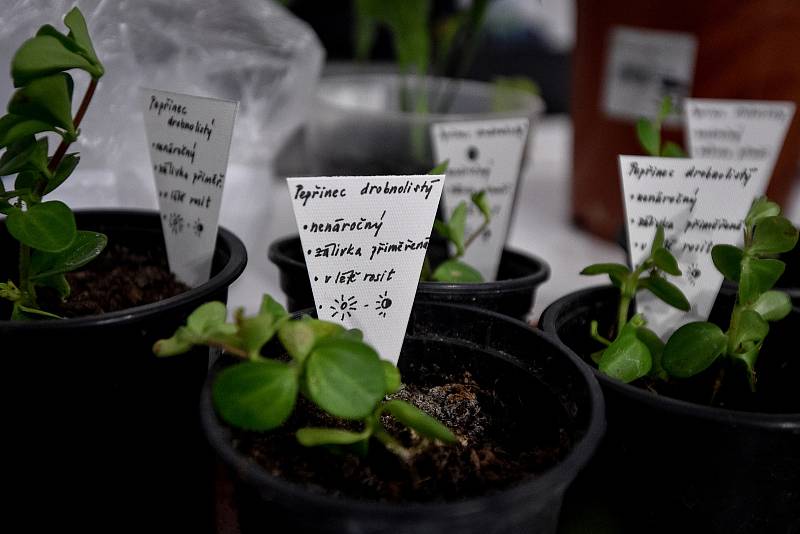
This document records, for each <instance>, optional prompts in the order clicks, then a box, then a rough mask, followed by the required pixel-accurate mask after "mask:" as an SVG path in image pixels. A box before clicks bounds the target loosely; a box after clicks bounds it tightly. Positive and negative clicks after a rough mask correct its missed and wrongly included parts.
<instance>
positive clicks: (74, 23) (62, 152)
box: [0, 8, 107, 320]
mask: <svg viewBox="0 0 800 534" xmlns="http://www.w3.org/2000/svg"><path fill="white" fill-rule="evenodd" d="M64 24H65V25H66V26H67V28H68V29H69V33H67V34H66V35H64V34H63V33H61V32H60V31H58V30H57V29H56V28H54V27H53V26H51V25H49V24H48V25H45V26H42V27H41V28H39V31H37V32H36V35H35V36H34V37H32V38H30V39H28V40H27V41H25V42H24V43H22V46H20V48H19V49H18V50H17V51H16V53H15V54H14V57H13V59H12V61H11V77H12V79H13V82H14V87H16V88H17V90H16V91H15V92H14V94H13V95H12V97H11V100H10V101H9V103H8V114H6V115H4V116H3V117H1V118H0V148H2V149H5V151H4V152H3V155H2V156H1V157H0V176H10V175H16V179H15V181H14V186H13V188H12V189H10V190H6V188H5V186H4V185H3V183H2V181H0V214H4V215H5V216H6V229H7V230H8V233H9V234H10V235H11V236H12V237H13V238H14V239H16V240H17V241H18V242H19V278H18V279H17V282H14V281H11V280H9V281H7V282H5V283H2V282H0V297H2V298H4V299H7V300H10V301H11V302H12V304H13V308H12V312H11V319H12V320H28V319H33V318H57V316H56V315H54V314H52V313H49V312H47V311H44V310H42V309H40V308H39V305H38V302H37V295H36V294H37V289H39V288H43V287H47V288H51V289H53V290H55V291H56V292H57V293H58V295H59V296H60V297H61V298H62V299H66V298H67V297H68V296H69V293H70V287H69V284H68V283H67V280H66V278H65V277H64V273H66V272H69V271H72V270H74V269H77V268H79V267H81V266H83V265H85V264H86V263H88V262H89V261H91V260H92V259H94V258H95V257H96V256H97V255H98V254H100V252H101V251H102V250H103V248H104V247H105V245H106V241H107V240H106V236H104V235H103V234H100V233H97V232H86V231H80V230H78V229H77V227H76V224H75V215H74V214H73V212H72V210H71V209H70V208H69V206H67V205H66V204H64V203H63V202H60V201H58V200H44V196H45V195H47V194H49V193H52V192H53V191H54V190H55V189H56V188H58V187H59V186H60V185H61V184H63V183H64V181H65V180H66V179H67V178H68V177H69V176H70V175H71V174H72V172H73V171H74V170H75V167H76V166H77V165H78V162H79V160H80V158H79V157H78V154H77V153H67V149H68V148H69V146H70V144H72V143H73V142H74V141H75V140H77V139H78V136H79V134H80V130H79V126H80V123H81V121H82V120H83V117H84V115H85V114H86V110H87V109H88V107H89V103H90V102H91V100H92V96H93V95H94V92H95V89H96V87H97V83H98V80H99V79H100V77H101V76H103V73H104V69H103V65H102V64H101V63H100V60H99V59H98V58H97V55H96V54H95V51H94V47H93V46H92V41H91V38H90V37H89V32H88V30H87V28H86V21H85V20H84V18H83V15H82V14H81V12H80V11H79V10H78V8H73V9H72V10H71V11H70V12H69V13H67V15H66V16H65V17H64ZM74 69H78V70H82V71H84V72H86V73H87V74H88V75H89V77H90V81H89V84H88V87H87V89H86V93H85V94H84V97H83V99H82V100H81V103H80V106H79V107H78V110H77V112H76V113H75V115H74V117H73V115H72V92H73V87H74V82H73V79H72V76H71V75H70V74H69V73H67V72H66V71H69V70H74ZM37 134H39V136H38V137H37ZM41 134H46V135H41ZM48 135H49V136H50V138H52V137H56V138H60V143H59V145H58V148H56V150H55V152H54V153H53V155H52V156H50V155H48Z"/></svg>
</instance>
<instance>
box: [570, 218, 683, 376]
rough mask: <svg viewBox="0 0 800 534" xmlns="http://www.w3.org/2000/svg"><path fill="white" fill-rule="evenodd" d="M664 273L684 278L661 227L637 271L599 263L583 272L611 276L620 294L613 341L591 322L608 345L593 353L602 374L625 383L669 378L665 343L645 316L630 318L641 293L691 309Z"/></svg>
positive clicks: (595, 336) (596, 336)
mask: <svg viewBox="0 0 800 534" xmlns="http://www.w3.org/2000/svg"><path fill="white" fill-rule="evenodd" d="M664 273H666V274H670V275H673V276H680V275H681V271H680V269H679V268H678V262H677V260H675V257H674V256H673V255H672V253H671V252H670V251H669V250H667V249H666V247H665V246H664V229H663V228H662V227H661V226H659V227H657V228H656V233H655V236H654V237H653V243H652V245H651V246H650V254H649V255H648V256H647V257H646V258H645V259H644V261H642V263H640V264H639V265H638V266H637V267H636V268H635V269H633V270H631V269H629V268H628V267H627V266H626V265H622V264H620V263H597V264H594V265H590V266H588V267H586V268H585V269H583V270H582V271H581V274H582V275H590V276H591V275H598V274H605V275H608V277H609V278H610V280H611V283H612V284H614V286H615V287H617V288H618V289H619V293H620V297H619V305H618V307H617V321H616V326H615V329H614V331H613V337H611V339H609V338H606V337H603V336H602V335H600V333H599V332H598V322H597V321H592V322H591V335H592V338H593V339H595V340H597V341H599V342H600V343H602V344H603V345H605V346H606V348H604V349H603V350H600V351H598V352H595V353H594V354H592V360H594V362H595V363H597V364H598V366H599V368H600V371H601V372H603V373H605V374H607V375H609V376H611V377H613V378H616V379H618V380H621V381H623V382H632V381H634V380H636V379H637V378H641V377H643V376H647V375H650V376H654V377H657V378H666V374H665V372H664V369H663V367H662V365H661V358H662V351H663V348H664V344H663V342H662V341H661V340H660V339H659V337H658V335H656V333H655V332H653V331H652V330H650V329H648V328H647V326H646V325H647V321H646V319H645V318H644V316H642V315H641V314H637V315H634V316H633V317H632V318H631V319H628V315H629V310H630V304H631V301H632V300H633V298H634V297H635V296H636V293H638V292H639V291H641V290H647V291H650V293H652V294H653V295H655V296H656V297H657V298H658V299H660V300H662V301H663V302H665V303H667V304H669V305H670V306H673V307H674V308H677V309H679V310H683V311H687V310H688V309H689V301H688V300H686V297H685V296H684V294H683V292H681V290H680V289H679V288H678V287H677V286H676V285H675V284H673V283H672V282H670V281H669V280H667V279H666V278H665V277H664ZM645 274H646V276H644V275H645Z"/></svg>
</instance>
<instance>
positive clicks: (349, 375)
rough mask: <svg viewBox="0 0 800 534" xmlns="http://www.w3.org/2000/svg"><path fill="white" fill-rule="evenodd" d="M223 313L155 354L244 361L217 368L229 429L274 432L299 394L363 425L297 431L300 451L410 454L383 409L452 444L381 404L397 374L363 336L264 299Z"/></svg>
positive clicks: (421, 420)
mask: <svg viewBox="0 0 800 534" xmlns="http://www.w3.org/2000/svg"><path fill="white" fill-rule="evenodd" d="M4 290H5V291H13V288H12V287H5V288H4V287H3V286H2V285H0V294H2V291H4ZM226 316H227V312H226V310H225V305H224V304H222V303H221V302H210V303H207V304H203V305H202V306H200V307H199V308H197V309H196V310H195V311H194V312H192V314H191V315H189V317H188V319H187V321H186V325H185V326H182V327H180V328H179V329H178V330H177V331H176V332H175V334H174V335H173V336H172V337H170V338H168V339H161V340H159V341H157V342H156V343H155V345H154V346H153V351H154V352H155V354H156V355H158V356H174V355H177V354H182V353H185V352H187V351H188V350H189V349H191V348H192V347H193V346H195V345H207V346H213V347H219V348H222V349H224V350H225V351H226V352H227V353H228V354H230V355H232V356H237V357H239V358H241V359H243V360H244V362H242V363H238V364H236V365H233V366H231V367H228V368H226V369H225V370H224V371H222V372H221V373H220V374H219V376H218V377H217V378H216V380H215V382H214V385H213V390H212V396H213V401H214V406H215V408H216V409H217V412H218V413H219V414H220V417H222V418H223V419H224V420H225V421H227V422H228V423H230V424H231V425H234V426H237V427H240V428H244V429H247V430H252V431H268V430H272V429H274V428H276V427H278V426H280V425H282V424H283V423H284V422H285V421H286V420H287V419H288V418H289V416H290V415H291V414H292V411H293V410H294V406H295V404H296V402H297V397H298V395H303V396H305V397H306V398H308V399H309V400H310V401H311V402H313V403H314V404H316V405H317V406H318V407H319V408H320V409H322V410H324V411H326V412H327V413H329V414H331V415H333V416H335V417H338V418H341V419H347V420H351V421H357V422H361V423H362V424H363V427H364V429H363V430H362V431H360V432H352V431H349V430H343V429H339V428H301V429H299V430H298V431H297V439H298V441H299V442H300V443H301V444H302V445H305V446H316V445H325V446H331V447H341V446H348V447H350V448H351V449H352V450H355V451H358V452H362V453H363V452H365V451H366V450H367V444H368V442H369V441H370V439H371V438H376V439H377V440H378V441H380V442H382V443H383V444H384V445H385V446H386V447H387V448H389V449H390V450H392V451H393V452H396V453H398V454H400V455H401V456H406V455H407V454H409V451H408V450H407V449H405V448H404V447H402V445H400V444H399V443H398V442H397V441H396V440H395V439H394V438H393V437H392V436H391V435H389V434H388V432H387V431H386V429H385V428H384V426H383V423H382V417H381V416H382V415H383V414H384V412H386V413H389V414H391V415H392V416H393V417H394V418H395V419H397V420H398V421H399V422H401V423H403V424H405V425H406V426H408V427H409V428H411V429H413V430H415V431H416V432H417V433H419V434H420V435H421V436H423V437H426V438H429V439H437V440H439V441H442V442H445V443H453V442H455V441H456V438H455V436H454V435H453V434H452V432H450V431H449V430H448V429H447V428H446V427H444V426H443V425H442V424H441V423H440V422H438V421H437V420H436V419H434V418H432V417H430V416H429V415H427V414H425V413H424V412H421V411H420V410H417V409H416V408H414V407H413V406H411V405H408V404H407V403H403V402H402V401H398V400H388V401H387V400H384V397H385V396H386V395H391V394H392V393H394V392H396V391H397V390H398V389H399V388H400V386H401V378H400V371H399V370H398V369H397V367H395V366H394V365H392V364H391V363H389V362H387V361H383V360H381V359H380V357H379V356H378V354H377V353H376V352H375V350H374V349H373V348H372V347H370V346H369V345H367V344H366V343H364V342H363V340H362V337H363V336H362V334H361V332H360V331H358V330H345V329H344V328H342V327H341V326H340V325H337V324H334V323H330V322H326V321H320V320H317V319H312V318H311V317H308V316H305V317H301V318H300V319H296V320H291V319H290V318H289V314H288V313H287V312H286V310H285V309H284V308H283V306H281V305H280V304H279V303H277V302H276V301H275V300H274V299H272V297H270V296H269V295H265V296H264V299H263V301H262V304H261V307H260V309H259V312H258V313H257V314H256V315H254V316H252V317H245V316H244V314H243V311H242V310H238V311H237V312H236V313H235V314H234V321H233V322H230V323H229V322H226V319H227V317H226ZM276 338H277V340H278V341H280V343H281V344H282V345H283V347H284V349H285V350H286V352H287V354H288V356H289V357H290V358H291V360H290V361H289V362H283V361H276V360H270V359H266V358H264V357H262V356H261V350H262V348H263V347H264V345H266V344H267V343H268V342H270V341H272V340H274V339H276Z"/></svg>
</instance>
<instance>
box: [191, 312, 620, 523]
mask: <svg viewBox="0 0 800 534" xmlns="http://www.w3.org/2000/svg"><path fill="white" fill-rule="evenodd" d="M424 304H425V305H426V306H434V307H438V308H442V313H447V309H448V308H459V309H466V310H470V311H472V312H476V313H481V314H485V315H487V316H490V317H493V318H494V319H496V320H501V321H511V322H512V323H515V324H517V325H519V326H522V327H524V328H526V329H528V330H530V331H531V332H533V333H534V335H536V336H538V337H540V338H541V339H543V340H545V341H546V342H547V343H551V344H553V345H554V346H555V347H556V348H558V345H557V344H556V343H555V340H554V339H553V338H552V337H551V336H548V335H546V334H544V333H543V332H541V331H539V330H536V329H533V328H531V327H530V326H529V325H528V324H526V323H524V322H522V321H519V320H517V319H514V318H512V317H508V316H506V315H502V314H500V313H496V312H492V311H487V310H483V309H479V308H475V307H472V306H464V305H460V304H449V303H442V302H425V303H424ZM313 311H314V310H313V309H311V308H309V309H307V310H302V311H298V312H296V313H295V314H293V316H295V317H299V316H300V315H302V314H304V313H313ZM565 355H566V356H567V357H568V358H570V359H571V360H573V363H574V365H575V368H576V370H577V371H578V373H579V374H580V375H581V376H582V377H583V379H584V384H585V385H586V386H587V387H588V389H589V398H590V402H591V414H590V419H589V426H588V428H587V429H586V432H585V433H584V435H583V436H581V438H580V439H579V441H578V442H577V443H576V444H575V446H574V447H573V448H572V450H570V451H569V453H568V454H567V456H566V457H565V458H564V459H563V460H562V461H561V462H559V463H558V464H556V465H555V466H553V467H552V468H550V469H548V470H547V471H545V472H544V473H542V474H540V475H537V476H535V477H533V478H531V479H530V480H527V481H523V482H521V483H519V484H517V485H515V486H512V487H510V488H507V489H505V490H502V491H498V492H496V493H493V494H491V495H485V496H480V497H473V498H469V499H463V500H457V501H450V502H438V503H385V502H379V501H365V500H358V499H353V498H350V497H340V496H338V497H337V496H332V495H327V494H319V493H312V492H310V491H308V490H306V489H304V488H303V487H302V486H300V485H299V484H295V483H292V482H289V481H286V480H283V479H281V478H278V477H275V476H272V475H269V474H268V473H267V472H266V471H264V470H263V469H261V468H260V466H258V464H256V463H255V462H253V461H252V460H249V459H248V458H247V457H246V456H245V455H243V454H241V453H239V452H238V451H236V449H234V447H232V446H231V445H230V443H229V442H228V440H227V439H226V438H225V433H224V431H223V430H222V426H221V425H220V423H219V418H218V417H217V415H216V412H215V410H214V408H213V405H212V399H211V395H210V394H207V393H206V392H207V390H208V389H209V388H210V375H209V380H207V382H206V385H205V386H204V393H203V395H202V398H201V400H200V417H201V422H202V426H203V429H204V431H205V434H206V437H207V439H208V440H209V443H210V444H211V447H212V448H213V449H214V450H215V451H216V452H217V454H219V455H220V456H222V457H223V460H224V461H225V463H226V464H227V465H228V466H230V467H232V468H233V469H234V470H235V472H236V473H237V475H238V476H239V477H241V478H242V479H243V480H244V482H246V483H248V484H250V485H252V486H254V487H269V488H272V489H275V490H277V491H279V492H281V493H282V494H284V495H288V496H290V497H291V498H292V499H295V500H297V501H303V502H305V503H310V504H312V505H313V506H316V507H320V508H326V509H346V510H347V511H349V512H353V513H379V514H386V515H397V516H402V515H404V514H407V513H415V512H419V513H431V512H433V511H438V512H440V513H448V514H450V515H458V514H459V513H460V514H469V513H471V512H473V511H474V510H485V509H491V508H492V507H493V505H494V503H495V502H497V503H500V502H506V503H507V502H524V501H525V500H527V499H529V497H530V495H531V494H536V493H541V492H542V491H543V490H544V489H545V488H548V487H553V486H556V485H557V484H558V483H559V482H562V483H563V479H564V475H563V474H564V473H565V472H568V473H574V474H577V473H578V472H579V471H580V470H581V469H583V468H584V467H585V466H586V464H587V463H588V462H589V460H590V459H591V457H592V456H593V454H594V452H595V450H596V449H597V447H598V445H599V443H600V440H601V438H602V436H603V434H604V432H605V401H604V399H603V393H602V391H601V389H600V386H599V385H598V383H597V381H596V380H595V379H594V377H593V376H592V373H591V372H589V370H588V369H586V367H585V366H583V365H581V364H580V363H579V362H577V361H575V360H576V357H575V356H573V355H572V354H571V353H570V352H566V353H565ZM508 361H511V362H512V363H514V364H516V365H520V366H522V367H524V366H525V362H524V360H521V359H518V358H515V357H513V358H508ZM574 476H575V475H573V478H574ZM569 480H572V478H570V479H569Z"/></svg>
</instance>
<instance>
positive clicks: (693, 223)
mask: <svg viewBox="0 0 800 534" xmlns="http://www.w3.org/2000/svg"><path fill="white" fill-rule="evenodd" d="M619 165H620V174H621V177H622V189H623V198H624V204H625V223H626V226H627V229H628V252H629V254H630V261H631V264H632V265H638V264H639V263H641V262H642V260H643V259H644V258H646V257H647V255H648V254H649V251H650V250H649V249H650V243H651V242H652V240H653V235H654V234H655V231H656V227H657V226H662V227H663V228H664V235H665V239H664V248H666V249H667V250H669V251H670V252H671V253H672V254H673V255H674V256H675V258H676V259H677V260H678V264H679V267H680V270H681V273H682V274H681V276H680V277H676V276H669V280H670V281H671V282H673V283H674V284H675V285H676V286H678V288H680V289H681V291H683V294H684V295H686V298H687V299H688V300H689V303H690V304H691V310H690V311H689V312H688V313H684V312H682V311H680V310H677V309H675V308H673V307H671V306H669V305H667V304H665V303H664V302H662V301H661V300H659V299H658V298H656V297H655V296H654V295H652V294H650V293H649V292H640V293H638V294H637V295H636V305H637V309H638V311H639V312H641V313H644V315H645V316H646V317H647V319H648V326H649V327H650V328H651V329H652V330H653V331H654V332H656V333H657V334H659V335H660V336H665V335H668V334H670V333H672V331H673V330H675V329H676V328H677V327H679V326H681V325H683V324H686V323H688V322H691V321H697V320H705V319H707V318H708V314H709V313H710V312H711V307H712V306H713V304H714V300H715V299H716V297H717V293H718V292H719V288H720V286H721V285H722V278H723V277H722V275H721V274H720V273H719V272H718V271H717V269H716V268H715V267H714V263H713V261H712V258H711V248H712V247H713V246H714V245H717V244H741V242H742V238H743V230H744V221H743V220H744V217H745V215H746V214H747V210H748V209H749V208H750V204H751V203H752V202H753V199H754V198H755V197H756V196H757V195H758V194H759V192H760V191H763V190H764V189H765V188H766V184H767V182H768V179H769V177H768V175H767V172H766V170H767V166H766V165H765V164H762V163H757V162H752V161H747V162H731V161H722V160H709V159H687V158H655V157H645V156H620V157H619Z"/></svg>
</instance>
